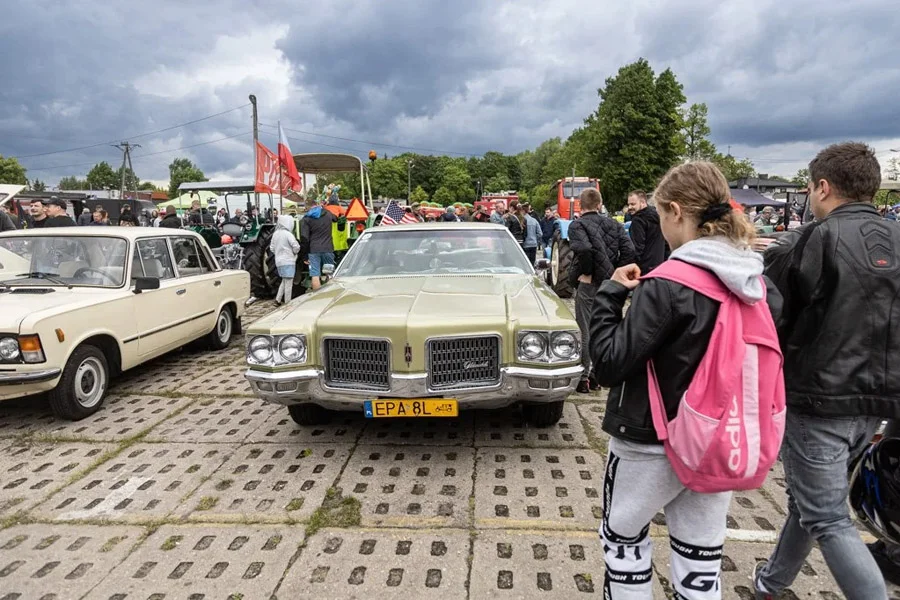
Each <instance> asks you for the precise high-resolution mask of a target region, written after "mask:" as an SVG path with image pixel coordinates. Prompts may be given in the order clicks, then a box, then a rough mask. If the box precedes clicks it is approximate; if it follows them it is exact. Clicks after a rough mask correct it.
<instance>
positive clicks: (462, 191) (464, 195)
mask: <svg viewBox="0 0 900 600" xmlns="http://www.w3.org/2000/svg"><path fill="white" fill-rule="evenodd" d="M441 187H443V188H445V189H446V190H447V191H448V192H449V193H450V195H451V197H452V198H453V199H452V200H451V201H450V202H449V203H448V204H452V203H453V202H471V201H472V200H473V198H474V197H475V190H474V189H473V188H472V180H471V178H470V177H469V173H468V171H466V168H465V160H463V162H462V164H460V163H459V162H454V161H453V159H450V162H449V164H447V165H446V166H445V167H444V172H443V175H442V177H441ZM438 191H440V189H438V190H437V191H435V193H434V194H433V195H432V197H433V198H434V201H435V202H441V203H442V204H443V200H438V199H437V198H438V194H437V192H438Z"/></svg>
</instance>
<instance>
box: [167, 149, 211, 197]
mask: <svg viewBox="0 0 900 600" xmlns="http://www.w3.org/2000/svg"><path fill="white" fill-rule="evenodd" d="M189 181H209V179H207V178H206V176H205V175H204V174H203V171H201V170H200V168H199V167H197V166H196V165H195V164H194V163H193V162H191V161H190V159H187V158H176V159H175V160H173V161H172V163H171V164H170V165H169V198H177V197H178V186H180V185H181V184H182V183H186V182H189Z"/></svg>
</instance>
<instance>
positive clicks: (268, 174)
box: [254, 142, 279, 194]
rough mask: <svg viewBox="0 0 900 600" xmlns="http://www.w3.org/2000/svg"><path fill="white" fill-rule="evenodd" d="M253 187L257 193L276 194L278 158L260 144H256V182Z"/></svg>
mask: <svg viewBox="0 0 900 600" xmlns="http://www.w3.org/2000/svg"><path fill="white" fill-rule="evenodd" d="M254 185H255V191H257V192H262V193H266V194H277V193H278V186H279V181H278V157H277V156H275V153H274V152H272V151H271V150H269V149H268V148H266V147H265V146H263V145H262V144H261V143H260V142H256V181H255V183H254Z"/></svg>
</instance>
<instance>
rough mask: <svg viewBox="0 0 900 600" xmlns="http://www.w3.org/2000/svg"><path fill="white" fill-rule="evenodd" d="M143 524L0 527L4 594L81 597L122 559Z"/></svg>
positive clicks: (1, 591) (0, 586)
mask: <svg viewBox="0 0 900 600" xmlns="http://www.w3.org/2000/svg"><path fill="white" fill-rule="evenodd" d="M142 533H143V529H142V528H140V527H125V526H113V527H101V526H97V525H76V526H71V525H46V524H40V525H37V524H35V525H19V526H15V527H11V528H9V529H5V530H3V531H0V594H4V595H3V596H2V597H3V598H10V599H12V598H21V599H23V600H24V599H26V598H42V599H43V598H80V597H81V596H82V595H83V594H86V593H87V592H88V591H89V590H90V589H91V588H93V587H94V586H95V585H97V584H98V583H99V582H100V581H101V580H102V579H103V578H104V577H106V575H108V574H109V572H110V571H112V569H113V567H115V566H116V565H118V564H119V563H121V562H122V561H123V560H124V559H125V557H126V556H127V555H128V551H129V550H131V548H132V547H133V546H134V544H135V543H136V542H137V541H138V540H139V538H140V536H141V534H142Z"/></svg>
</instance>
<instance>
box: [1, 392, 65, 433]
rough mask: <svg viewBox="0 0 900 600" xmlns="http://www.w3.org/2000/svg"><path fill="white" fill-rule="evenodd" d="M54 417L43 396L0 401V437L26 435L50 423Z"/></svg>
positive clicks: (54, 419)
mask: <svg viewBox="0 0 900 600" xmlns="http://www.w3.org/2000/svg"><path fill="white" fill-rule="evenodd" d="M54 421H56V417H54V416H53V413H52V412H50V405H49V404H48V403H47V398H46V397H45V396H29V397H27V398H18V399H16V400H5V401H3V402H0V438H10V437H15V436H21V435H28V434H31V433H34V432H35V431H39V430H40V429H42V428H44V427H46V426H47V425H51V424H52V423H53V422H54Z"/></svg>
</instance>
